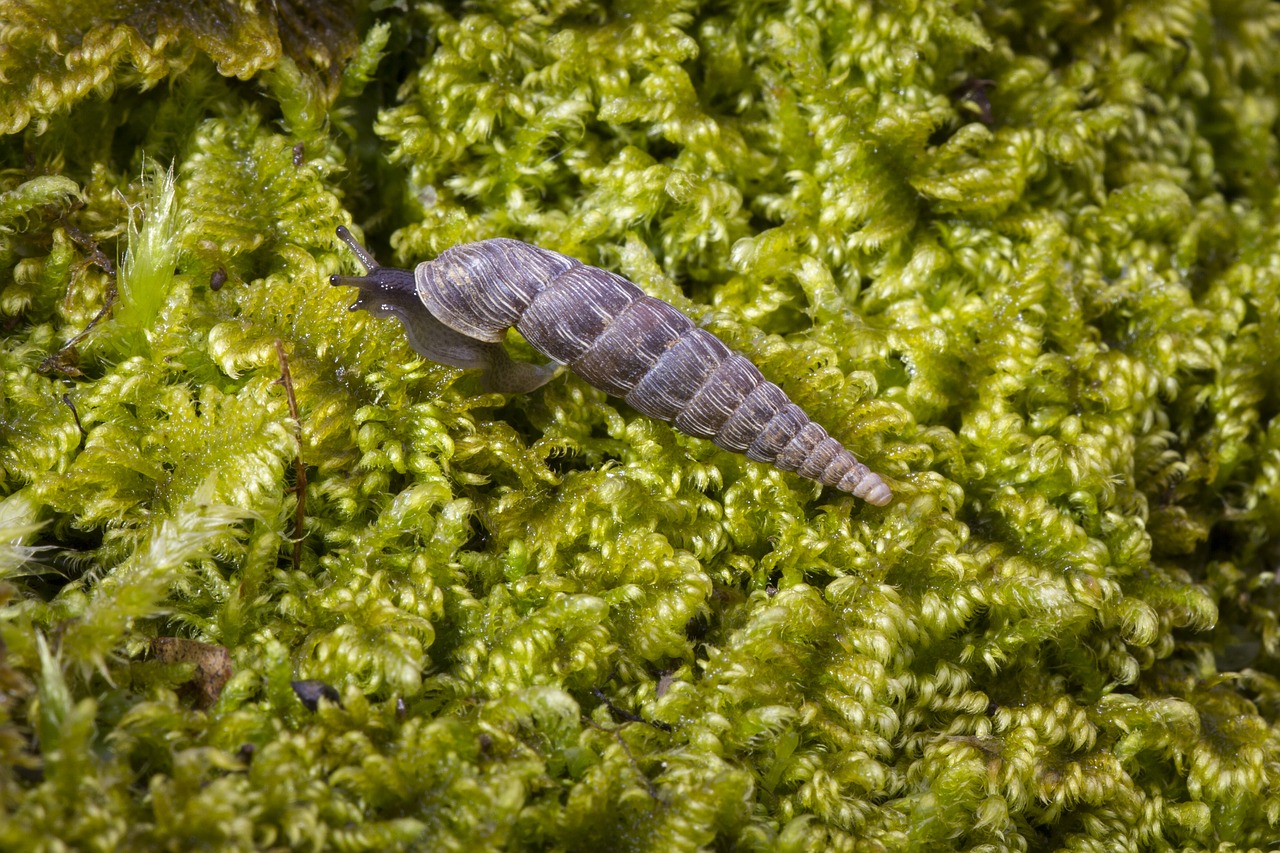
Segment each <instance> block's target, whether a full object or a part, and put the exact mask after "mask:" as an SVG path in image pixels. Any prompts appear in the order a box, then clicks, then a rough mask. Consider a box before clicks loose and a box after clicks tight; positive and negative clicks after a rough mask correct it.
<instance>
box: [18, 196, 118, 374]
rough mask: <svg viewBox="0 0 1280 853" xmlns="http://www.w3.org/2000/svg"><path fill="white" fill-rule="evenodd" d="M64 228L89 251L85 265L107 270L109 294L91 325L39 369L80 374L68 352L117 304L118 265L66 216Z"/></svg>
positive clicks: (43, 371)
mask: <svg viewBox="0 0 1280 853" xmlns="http://www.w3.org/2000/svg"><path fill="white" fill-rule="evenodd" d="M62 228H63V230H64V231H66V232H67V236H68V237H70V238H71V241H72V242H73V243H75V244H76V245H77V246H79V247H80V248H81V249H83V250H84V251H85V252H87V253H88V255H89V257H87V258H85V259H84V262H83V266H84V267H88V266H91V265H93V264H96V265H98V266H99V267H101V268H102V269H103V271H105V272H106V274H107V294H106V299H105V300H103V303H102V308H100V309H99V310H98V313H97V314H94V315H93V319H92V320H90V321H89V325H87V326H85V327H84V329H82V330H81V331H80V332H78V333H77V334H76V335H74V336H73V337H72V338H71V340H69V341H67V342H66V343H65V344H63V345H62V346H60V347H58V349H57V350H56V351H55V352H53V353H51V354H50V355H49V356H48V357H46V358H45V359H44V361H42V362H40V367H39V368H37V369H38V370H39V371H40V372H41V373H48V372H49V371H51V370H61V371H62V372H64V373H69V374H72V375H79V371H78V370H76V368H75V367H74V365H68V362H67V354H68V353H70V352H71V351H72V350H74V349H75V348H76V346H77V345H78V344H79V343H80V342H81V341H83V340H84V339H85V338H87V337H88V336H89V333H90V332H92V331H93V330H94V327H96V326H97V325H98V324H99V323H101V322H102V321H103V319H104V318H105V317H106V316H107V314H108V313H110V311H111V309H112V307H113V306H114V305H115V304H116V296H117V295H118V293H117V291H116V265H115V264H113V263H112V262H111V259H110V258H108V257H107V256H106V253H104V252H103V251H102V249H101V248H99V246H98V244H97V242H95V241H94V239H93V238H92V237H90V236H89V235H88V234H86V233H84V232H83V231H81V230H80V229H79V228H77V227H75V226H74V225H72V224H71V223H70V222H68V221H67V220H66V217H63V219H62Z"/></svg>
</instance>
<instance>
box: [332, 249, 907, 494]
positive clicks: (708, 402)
mask: <svg viewBox="0 0 1280 853" xmlns="http://www.w3.org/2000/svg"><path fill="white" fill-rule="evenodd" d="M338 237H339V238H341V239H342V241H343V242H345V243H346V244H347V245H348V246H350V247H351V249H352V251H353V252H355V254H356V257H358V258H359V259H360V262H361V263H362V264H363V265H364V267H365V269H366V270H367V274H366V275H363V276H337V275H335V276H333V277H331V278H330V279H329V282H330V283H331V284H335V285H341V286H344V287H357V288H359V289H360V295H359V296H358V297H357V299H356V301H355V303H354V304H353V305H352V306H351V310H353V311H354V310H356V309H363V310H366V311H368V312H369V313H371V314H373V315H374V316H378V317H394V318H395V319H397V320H399V321H400V322H401V323H402V324H403V325H404V328H405V333H406V334H407V336H408V338H409V343H410V345H411V346H412V347H413V348H414V349H415V350H416V351H417V352H419V353H420V354H421V355H423V356H425V357H426V358H429V359H431V360H432V361H435V362H438V363H441V364H448V365H451V366H453V367H462V368H481V369H482V370H484V371H485V381H486V383H487V385H488V386H489V387H490V388H491V389H493V390H495V391H505V392H525V391H530V390H532V389H534V388H537V387H538V386H540V385H542V384H544V383H545V382H547V381H548V380H550V379H551V377H552V376H554V375H555V371H556V368H557V366H558V365H557V363H559V364H567V365H569V368H570V369H571V370H572V371H573V372H574V373H576V374H578V375H579V376H581V377H582V378H583V379H584V380H586V381H587V382H589V383H591V384H592V385H594V386H595V387H597V388H599V389H601V390H602V391H604V392H606V393H608V394H612V395H614V396H616V397H622V398H623V399H625V400H626V402H627V405H629V406H631V407H632V408H634V409H635V410H636V411H638V412H641V413H643V414H645V415H648V416H649V417H652V418H657V419H659V420H663V421H668V422H670V423H672V424H674V425H675V427H676V429H678V430H680V431H681V432H684V433H687V434H688V435H693V436H697V437H698V438H709V439H711V440H712V441H714V442H715V443H716V444H717V445H719V446H720V447H723V448H724V449H726V450H732V451H735V452H738V453H745V454H746V455H747V457H748V458H749V459H753V460H755V461H757V462H767V463H771V464H773V465H774V466H776V467H778V468H781V469H782V470H784V471H795V472H797V473H799V474H800V475H801V476H804V477H808V478H809V479H811V480H817V481H818V482H819V483H822V484H823V485H827V486H834V487H836V488H838V489H841V490H842V491H846V492H850V493H851V494H853V495H856V496H857V497H859V498H862V499H863V500H865V501H867V502H868V503H872V504H875V505H877V506H883V505H885V504H887V503H888V502H889V501H890V500H891V499H892V497H893V494H892V492H890V490H889V487H888V486H887V485H886V484H885V482H884V480H882V479H881V478H880V477H879V476H878V475H877V474H875V473H873V472H872V471H871V470H869V469H868V468H867V466H866V465H863V464H862V463H861V462H859V461H858V460H857V459H856V458H855V457H854V455H853V454H852V453H850V452H849V451H848V450H846V449H845V448H844V446H843V445H841V444H840V442H838V441H836V440H835V439H834V438H832V437H831V436H829V435H828V434H827V431H826V430H825V429H823V428H822V427H821V426H819V425H818V424H816V423H814V422H813V421H812V420H811V419H810V418H809V416H808V415H806V414H805V413H804V410H803V409H801V408H800V407H799V406H797V405H796V404H795V403H792V402H791V400H790V399H788V398H787V395H786V394H785V393H784V392H783V391H782V389H781V388H779V387H778V386H777V385H775V384H773V383H772V382H770V381H768V380H767V379H765V378H764V377H763V376H762V375H761V374H760V371H759V370H758V369H756V366H755V365H754V364H752V363H751V362H750V361H748V360H747V359H746V358H745V357H743V356H742V355H740V354H738V353H736V352H734V351H733V350H731V349H729V348H728V347H727V346H725V345H724V343H722V342H721V341H720V339H719V338H717V337H716V336H715V335H713V334H711V333H710V332H708V331H706V330H704V329H700V328H698V327H697V326H695V325H694V324H693V323H692V322H691V321H690V320H689V318H688V317H686V316H685V315H684V314H682V313H680V311H679V310H677V309H676V308H675V307H674V306H672V305H670V304H668V303H666V302H663V301H662V300H660V299H655V298H653V297H652V296H648V295H647V294H645V292H644V291H642V290H641V289H640V288H639V287H636V285H634V284H632V283H631V282H630V281H627V280H626V279H625V278H623V277H621V276H619V275H616V274H614V273H611V272H609V271H608V270H602V269H598V268H597V267H590V266H587V265H585V264H583V263H582V262H581V261H578V260H575V259H573V258H570V257H568V256H566V255H562V254H560V253H559V252H553V251H551V250H549V249H540V248H538V247H537V246H531V245H529V244H528V243H522V242H520V241H519V240H509V239H506V238H494V239H491V240H482V241H480V242H478V243H466V244H463V245H460V246H454V247H453V248H451V249H446V250H445V251H444V252H442V253H441V254H440V256H439V257H437V258H436V259H435V260H433V261H427V262H425V263H421V264H419V265H418V267H417V269H416V270H414V271H413V272H410V271H408V270H401V269H393V268H390V267H383V266H379V265H378V263H377V262H376V261H375V260H374V259H373V257H372V256H371V255H370V254H369V253H368V252H367V251H366V250H365V249H364V247H363V246H361V245H360V244H359V243H357V242H356V241H355V239H354V238H353V237H352V236H351V234H350V233H349V232H348V231H347V229H346V228H343V227H339V228H338ZM513 326H514V327H515V328H516V329H517V330H518V331H519V332H520V334H521V335H523V336H524V338H525V340H527V341H528V342H529V344H530V345H531V346H533V347H534V349H536V350H538V351H539V352H541V353H542V354H544V355H546V356H547V357H549V358H551V359H553V360H554V361H553V363H551V364H545V365H535V364H525V363H521V362H515V361H512V360H511V358H510V356H508V355H507V352H506V350H505V349H504V348H503V346H502V341H503V340H504V338H505V337H506V334H507V330H508V329H510V328H511V327H513Z"/></svg>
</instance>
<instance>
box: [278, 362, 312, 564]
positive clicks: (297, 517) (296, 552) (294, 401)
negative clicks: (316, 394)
mask: <svg viewBox="0 0 1280 853" xmlns="http://www.w3.org/2000/svg"><path fill="white" fill-rule="evenodd" d="M276 356H277V357H278V358H279V359H280V378H279V379H278V380H277V381H278V382H279V383H280V384H281V385H283V386H284V396H285V399H286V400H288V401H289V415H290V417H292V418H293V435H294V438H296V439H297V441H298V455H297V456H295V457H294V458H293V472H294V478H293V493H294V495H295V496H296V497H297V499H298V502H297V505H296V507H295V509H294V514H293V568H294V569H295V570H296V569H301V568H302V535H303V532H302V528H303V524H304V523H305V521H306V517H307V466H306V465H304V464H303V462H302V420H301V418H299V417H298V398H297V396H296V395H295V394H294V392H293V374H292V373H290V372H289V359H288V357H287V356H286V355H285V352H284V342H283V341H281V340H280V339H279V338H276Z"/></svg>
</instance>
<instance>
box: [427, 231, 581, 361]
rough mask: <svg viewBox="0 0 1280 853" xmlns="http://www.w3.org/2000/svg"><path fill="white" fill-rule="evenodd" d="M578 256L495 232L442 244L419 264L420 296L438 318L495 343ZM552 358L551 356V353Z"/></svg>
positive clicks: (448, 324)
mask: <svg viewBox="0 0 1280 853" xmlns="http://www.w3.org/2000/svg"><path fill="white" fill-rule="evenodd" d="M580 266H582V261H579V260H577V259H575V258H571V257H569V256H568V255H562V254H560V253H559V252H553V251H551V250H550V249H540V248H538V247H537V246H531V245H529V244H528V243H522V242H520V241H519V240H510V239H508V238H506V237H494V238H492V239H489V240H481V241H480V242H478V243H463V244H462V245H460V246H454V247H452V248H450V249H445V250H444V251H443V252H441V253H440V254H439V256H437V257H436V259H435V260H434V261H428V262H427V263H422V264H418V267H417V269H415V270H414V273H413V277H414V283H415V284H416V285H417V288H418V298H419V299H421V300H422V304H423V305H425V306H427V310H428V311H430V312H431V313H432V314H433V315H435V317H436V319H438V320H440V322H442V323H444V324H445V325H446V326H449V327H450V328H452V329H455V330H456V331H459V332H461V333H462V334H464V335H467V336H468V337H472V338H475V339H476V340H478V341H491V342H495V343H496V342H498V341H501V340H502V339H503V338H504V337H506V334H507V329H510V328H511V327H512V326H514V325H515V324H516V322H517V321H518V320H519V319H520V317H521V315H523V314H524V312H525V309H526V308H528V307H529V302H530V300H532V299H533V297H534V295H535V294H537V292H538V291H539V290H540V289H542V287H544V286H545V285H546V283H547V282H549V281H551V280H552V279H554V278H555V277H556V276H558V275H560V274H561V273H563V272H565V271H567V270H570V269H572V268H573V267H580ZM553 358H554V356H553Z"/></svg>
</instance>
